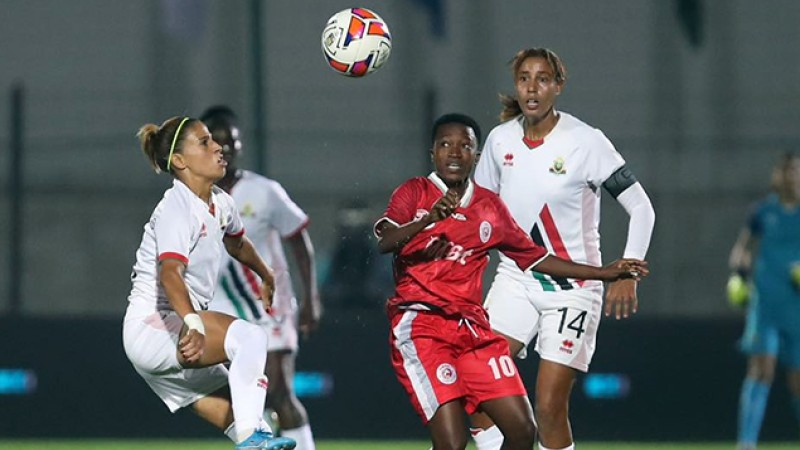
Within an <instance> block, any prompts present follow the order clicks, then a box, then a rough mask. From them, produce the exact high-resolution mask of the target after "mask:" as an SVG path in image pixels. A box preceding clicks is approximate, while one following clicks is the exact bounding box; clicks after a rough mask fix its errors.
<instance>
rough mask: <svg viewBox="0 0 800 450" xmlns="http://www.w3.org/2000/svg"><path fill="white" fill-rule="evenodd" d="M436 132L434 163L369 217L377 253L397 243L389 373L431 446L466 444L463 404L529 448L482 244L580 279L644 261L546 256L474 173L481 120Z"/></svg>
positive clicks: (528, 418) (523, 263) (628, 269)
mask: <svg viewBox="0 0 800 450" xmlns="http://www.w3.org/2000/svg"><path fill="white" fill-rule="evenodd" d="M432 134H433V136H432V137H433V148H432V150H431V155H432V160H433V163H434V166H435V169H436V170H435V172H434V173H432V174H430V175H429V176H428V177H427V178H425V177H417V178H412V179H411V180H408V181H406V182H405V183H403V184H402V185H401V186H400V187H398V188H397V189H396V190H395V191H394V193H393V194H392V197H391V200H390V201H389V206H388V207H387V208H386V212H385V213H384V215H383V217H382V218H381V219H379V220H378V222H377V223H376V224H375V234H376V236H377V237H378V247H379V249H380V251H381V252H383V253H388V252H393V253H394V269H395V283H396V291H395V295H394V296H393V297H392V298H390V299H389V301H388V305H387V310H388V314H389V319H390V321H391V325H392V332H391V334H390V344H391V352H392V363H393V366H394V369H395V373H396V375H397V378H398V380H399V381H400V383H401V384H402V385H403V387H404V388H405V389H406V391H407V392H408V394H409V396H410V398H411V402H412V404H413V406H414V408H415V409H416V410H417V412H418V413H419V414H420V416H422V419H423V421H424V422H425V423H426V424H427V425H428V428H429V430H430V433H431V438H432V441H433V448H434V449H441V448H447V449H464V448H466V445H467V436H466V433H465V432H464V430H465V427H466V423H465V417H464V410H466V412H467V413H470V414H471V413H474V412H475V411H483V412H485V413H486V414H488V415H489V416H490V417H491V418H492V420H493V421H494V422H495V423H496V424H497V426H498V427H499V428H500V430H501V432H502V433H503V435H504V436H505V440H504V443H503V447H502V448H503V449H507V450H510V449H526V450H529V449H531V448H532V447H533V445H534V440H535V434H536V428H535V425H534V422H533V417H532V413H531V409H530V406H529V403H528V401H527V393H526V391H525V388H524V386H523V384H522V381H521V380H520V377H519V375H518V373H517V368H516V366H515V364H514V361H513V359H512V358H511V356H510V354H509V350H508V344H507V342H506V341H505V339H504V338H502V337H500V336H498V335H496V334H494V333H493V332H492V330H491V327H490V326H489V320H488V317H487V314H486V311H485V310H484V309H483V307H482V305H481V304H482V288H481V282H482V274H483V270H484V269H485V268H486V265H487V263H488V252H489V250H491V249H495V248H496V249H498V250H501V251H502V252H503V253H504V254H506V255H508V256H509V257H510V258H512V259H514V261H516V263H517V264H518V265H519V266H520V268H522V269H525V270H527V269H531V268H533V267H535V268H536V270H537V271H539V272H543V273H547V274H551V275H554V276H560V277H570V278H577V279H599V280H616V279H620V278H636V279H638V278H639V277H640V276H643V275H646V274H647V272H648V271H647V267H646V266H647V263H646V262H644V261H638V260H632V259H626V260H618V261H615V262H613V263H611V264H609V265H607V266H605V267H594V266H588V265H583V264H577V263H573V262H570V261H566V260H563V259H560V258H558V257H556V256H553V255H550V254H548V252H547V250H546V249H545V248H544V247H541V246H538V245H536V244H534V242H533V240H532V239H531V238H530V236H529V235H528V234H527V233H525V232H524V231H523V230H522V229H521V228H519V226H517V224H516V223H515V222H514V219H513V218H512V217H511V215H510V213H509V212H508V210H507V208H506V207H505V205H504V204H503V202H502V201H501V200H500V198H499V197H498V196H497V195H496V194H494V193H493V192H491V191H489V190H486V189H484V188H481V187H480V186H478V185H476V184H475V183H473V182H472V181H471V179H470V173H471V172H472V169H473V166H474V164H475V160H476V149H477V146H478V141H479V139H480V128H479V127H478V124H477V123H476V122H475V121H474V120H473V119H472V118H470V117H468V116H465V115H462V114H447V115H444V116H442V117H440V118H439V119H437V120H436V122H435V123H434V125H433V133H432Z"/></svg>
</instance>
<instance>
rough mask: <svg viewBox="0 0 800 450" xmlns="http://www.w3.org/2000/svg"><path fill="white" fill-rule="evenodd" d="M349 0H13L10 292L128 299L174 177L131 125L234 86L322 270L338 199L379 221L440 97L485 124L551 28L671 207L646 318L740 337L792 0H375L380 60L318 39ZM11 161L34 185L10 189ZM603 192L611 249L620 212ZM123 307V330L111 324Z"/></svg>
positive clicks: (40, 306) (193, 106) (567, 96)
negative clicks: (735, 250) (732, 303)
mask: <svg viewBox="0 0 800 450" xmlns="http://www.w3.org/2000/svg"><path fill="white" fill-rule="evenodd" d="M350 6H355V5H353V4H352V2H350V1H343V0H269V1H261V2H258V1H244V0H241V1H222V0H216V1H215V0H141V1H135V2H123V1H114V2H110V1H106V0H71V1H69V2H66V1H58V0H3V1H2V2H0V17H1V19H0V20H1V21H2V26H1V27H0V56H1V57H2V59H0V142H1V143H2V144H0V148H2V149H3V150H2V151H0V185H1V186H3V188H2V194H0V248H2V249H3V250H2V251H0V254H2V258H0V286H2V290H1V291H0V315H6V316H7V317H9V318H14V317H16V318H19V317H25V318H34V319H36V318H38V319H43V320H55V319H66V318H72V319H75V318H83V319H86V318H89V319H92V318H93V319H107V320H112V321H118V320H120V319H121V317H122V314H123V312H124V309H125V307H126V297H127V294H128V291H129V289H130V283H129V280H128V275H129V273H130V267H131V265H132V264H133V260H134V252H135V250H136V247H137V246H138V243H139V240H140V237H141V231H142V226H143V224H144V223H145V222H146V221H147V220H148V218H149V215H150V213H151V212H152V209H153V207H154V206H155V204H156V203H157V202H158V200H159V199H160V197H161V194H162V192H163V190H164V189H165V188H166V187H167V186H168V185H169V183H170V180H169V179H168V178H169V177H167V176H164V175H161V176H156V175H155V174H154V173H152V172H151V171H150V169H149V167H148V165H147V163H146V161H145V159H144V157H143V155H142V154H141V152H140V150H139V148H138V142H137V140H136V139H135V136H134V134H135V132H136V130H137V129H138V128H139V126H141V125H142V124H144V123H146V122H157V123H160V122H161V121H163V120H165V119H166V118H168V117H170V116H173V115H184V114H185V115H194V116H197V115H199V114H200V113H201V112H202V111H203V110H204V109H205V108H206V107H208V106H211V105H214V104H218V103H224V104H228V105H230V106H231V107H233V108H234V109H235V110H237V111H238V112H239V114H240V116H241V119H242V125H243V127H244V132H245V136H244V138H245V152H246V153H245V158H246V163H247V165H248V166H249V167H251V168H255V169H261V170H262V171H263V172H265V173H266V174H267V175H269V176H270V177H273V178H276V179H277V180H279V181H280V182H281V183H283V185H284V186H285V187H286V189H287V191H288V192H289V193H290V195H291V196H292V197H293V198H294V199H295V200H296V202H297V203H298V204H299V205H300V206H301V207H302V208H304V209H305V210H306V211H307V212H308V213H309V214H310V216H311V225H310V233H311V235H312V237H313V239H314V242H315V245H316V247H317V251H318V255H317V256H318V263H319V265H320V269H321V270H320V271H321V273H320V276H321V278H322V281H323V282H324V281H325V280H326V278H327V276H328V274H330V273H335V271H336V270H337V267H334V266H335V264H334V265H332V264H331V260H332V259H333V255H334V254H335V253H336V252H337V249H338V248H339V246H340V244H341V243H342V242H345V243H347V239H345V240H343V239H342V236H343V231H342V229H343V227H344V228H346V225H347V224H348V220H351V219H353V216H352V215H348V214H346V212H347V211H350V210H352V208H353V207H354V205H359V206H358V207H359V208H360V211H361V212H362V216H359V217H357V221H358V220H360V221H361V222H364V221H366V222H371V221H372V220H374V219H375V218H377V217H378V216H379V215H380V213H381V211H382V208H383V207H384V206H385V203H386V201H387V200H388V197H389V195H390V193H391V191H392V190H393V189H394V188H395V187H396V186H397V185H398V184H399V183H401V182H402V181H403V180H405V179H407V178H409V177H411V176H416V175H421V174H426V173H427V172H428V171H429V170H430V164H429V157H428V150H427V149H428V148H429V145H430V143H429V128H428V127H429V124H430V123H431V121H432V119H433V118H434V117H435V116H437V115H439V114H441V113H444V112H449V111H462V112H465V113H468V114H471V115H473V116H475V117H476V118H477V119H479V121H480V123H481V125H482V126H483V128H484V131H485V132H488V130H489V129H490V128H491V127H492V126H494V125H495V124H496V123H497V114H498V112H499V109H500V108H499V103H498V101H497V94H498V93H500V92H511V91H512V88H513V86H512V82H511V75H510V72H509V69H508V67H507V65H506V63H507V61H508V60H509V59H510V58H511V57H512V56H513V54H514V53H515V52H516V51H517V50H519V49H521V48H525V47H531V46H545V47H550V48H552V49H554V50H555V51H556V52H557V53H558V54H559V55H560V56H561V57H562V59H563V60H564V62H565V64H566V67H567V71H568V82H567V86H566V90H565V92H564V94H563V95H561V97H560V109H562V110H564V111H567V112H570V113H573V114H575V115H577V116H578V117H579V118H581V119H583V120H584V121H586V122H588V123H590V124H592V125H594V126H596V127H598V128H600V129H602V130H603V131H604V132H605V133H606V135H607V136H608V137H609V138H610V139H611V140H612V141H613V142H614V143H615V145H616V146H617V148H618V150H619V151H620V152H621V153H622V154H623V155H624V157H625V158H626V159H627V161H628V165H629V167H631V168H632V169H633V171H634V173H635V174H636V175H637V177H638V178H639V180H640V181H641V182H642V183H643V185H644V186H645V188H646V189H647V191H648V192H649V194H650V196H651V198H652V200H653V203H654V206H655V208H656V212H657V224H656V230H655V235H654V237H653V241H652V245H651V248H650V252H649V254H648V259H649V260H650V261H651V268H652V271H653V275H652V276H651V277H650V278H648V279H647V280H646V281H644V282H643V283H642V284H641V287H640V291H639V295H640V302H641V303H640V313H639V315H640V317H639V318H638V319H634V320H642V321H644V323H648V324H650V323H658V321H659V320H661V321H662V322H661V323H666V324H674V323H690V324H691V323H701V322H692V321H696V320H713V319H715V318H719V319H720V320H722V321H723V323H727V324H728V328H725V329H726V330H728V334H725V335H724V336H721V337H720V341H719V342H717V343H715V344H714V345H716V346H717V347H714V348H717V349H725V350H720V351H725V352H729V353H730V354H728V353H725V357H726V358H730V359H731V360H734V359H732V358H736V355H735V354H734V352H733V350H732V349H733V346H734V340H735V336H736V332H731V330H738V328H737V327H738V325H739V320H740V319H739V317H738V315H736V314H735V313H734V312H732V311H731V310H730V309H729V308H728V307H727V306H726V305H725V301H724V296H723V287H724V283H725V279H726V276H727V274H728V269H727V255H728V252H729V249H730V247H731V245H732V243H733V241H734V239H735V237H736V234H737V230H738V229H739V228H740V226H741V224H742V223H743V221H744V219H745V217H746V214H747V210H748V206H749V204H750V203H751V202H753V201H754V200H755V199H757V198H758V197H760V196H761V195H763V194H764V193H766V190H767V187H768V177H769V172H770V168H771V166H772V165H773V164H774V163H775V162H776V160H777V158H778V156H779V155H780V154H781V153H783V152H785V151H787V150H798V149H800V128H798V125H797V120H796V118H797V107H798V105H799V104H800V84H798V82H797V80H798V79H800V55H799V54H798V48H800V27H798V26H797V24H798V23H800V2H797V1H795V0H764V1H759V2H752V1H746V0H650V1H626V0H606V1H603V2H597V1H588V0H586V1H577V0H576V1H561V2H544V1H538V0H536V1H533V0H526V1H522V0H506V1H498V2H495V1H477V0H468V1H465V0H394V1H391V2H387V1H377V0H361V1H360V2H359V6H365V7H369V8H373V9H375V10H376V11H378V12H379V13H380V14H381V15H382V16H383V18H384V19H386V21H387V22H388V23H389V25H390V27H391V31H392V33H393V44H394V48H393V51H392V56H391V58H390V60H389V62H388V64H387V65H386V66H385V67H383V68H382V69H381V70H380V71H378V72H376V73H375V74H372V75H370V76H368V77H366V78H364V79H347V78H345V77H342V76H339V75H337V74H335V73H334V72H332V71H331V70H330V69H329V68H328V67H327V66H326V63H325V62H324V60H323V57H322V54H321V51H320V33H321V31H322V28H323V25H324V24H325V22H326V20H327V18H328V17H329V16H330V15H331V14H333V13H334V12H336V11H338V10H340V9H343V8H345V7H350ZM15 89H16V90H17V91H16V92H19V93H20V94H19V98H20V99H21V103H20V104H21V105H22V110H21V115H20V116H14V114H13V108H12V96H13V94H12V93H13V92H14V91H15ZM259 93H260V95H259ZM15 117H18V118H20V119H21V122H20V123H21V124H22V128H21V129H22V144H23V148H24V152H23V159H22V165H21V169H20V170H18V171H15V170H14V165H13V164H12V163H13V158H12V157H11V151H10V148H11V147H10V142H11V141H12V136H13V127H12V123H14V118H15ZM15 174H16V175H15ZM15 176H19V177H21V178H20V179H21V180H22V184H21V190H20V191H14V190H13V189H11V186H12V185H13V183H12V181H13V180H14V177H15ZM14 199H18V200H21V202H20V203H19V205H21V208H22V209H21V210H20V211H18V212H13V211H12V209H11V207H12V205H13V204H14V202H13V201H12V200H14ZM606 203H607V204H606V205H605V209H604V213H603V215H604V218H603V222H602V233H603V236H604V237H603V250H604V252H605V259H606V260H611V259H614V258H616V257H618V256H619V255H620V253H621V251H622V248H623V245H624V241H625V233H626V223H627V216H626V215H625V213H624V211H622V209H621V208H620V207H619V206H618V205H616V204H615V203H614V202H613V201H612V202H606ZM348 208H350V209H348ZM364 217H366V219H364ZM17 219H18V220H20V222H19V224H20V225H21V228H20V229H19V230H16V232H15V229H14V228H13V226H12V224H13V223H14V220H17ZM351 221H352V220H351ZM14 248H18V249H19V253H17V254H16V256H15V253H14V252H13V251H12V250H13V249H14ZM15 257H18V259H14V258H15ZM12 261H20V262H21V266H19V267H11V264H12ZM385 262H386V260H385V259H384V260H383V262H376V263H375V264H383V263H385ZM15 270H16V271H15ZM15 273H18V274H19V276H20V278H19V284H17V285H16V286H18V295H16V296H14V298H12V296H11V294H10V292H11V286H14V280H13V279H12V278H13V277H15V275H14V274H15ZM487 279H488V278H487ZM388 283H389V282H388V281H387V284H388ZM322 296H323V299H325V296H326V291H325V290H324V289H323V291H322ZM342 301H346V300H342ZM351 301H354V302H358V301H364V299H351ZM365 303H367V304H370V305H373V306H374V308H373V309H374V311H377V312H376V313H375V314H372V313H365V314H366V315H364V316H363V317H366V318H368V319H369V320H374V321H375V322H376V323H378V324H379V325H369V326H378V327H381V326H383V325H382V324H381V320H382V318H381V316H380V311H379V305H380V298H375V299H367V300H366V301H365ZM340 306H347V305H339V304H331V306H330V307H331V308H338V307H340ZM359 314H361V313H359ZM334 317H335V316H334ZM358 317H361V316H358ZM365 320H366V319H365ZM674 320H685V321H684V322H674ZM725 321H727V322H725ZM607 322H608V323H607V324H606V326H607V327H609V328H608V329H609V330H613V329H615V328H613V327H614V326H615V325H613V324H612V323H611V321H607ZM4 323H9V322H8V321H7V322H4ZM26 323H28V322H26ZM103 323H106V322H103ZM114 323H116V322H114ZM337 323H338V322H337ZM364 326H366V325H364ZM628 326H631V325H616V327H617V328H616V329H626V328H625V327H628ZM633 326H635V325H633ZM670 326H671V325H670ZM332 328H333V329H337V327H336V326H332ZM379 329H380V328H379ZM108 330H109V332H112V335H111V337H112V338H115V339H116V338H117V334H115V333H117V331H118V330H117V328H115V327H112V328H109V329H108ZM7 332H8V331H7ZM609 332H611V331H609ZM602 334H603V332H602V331H601V338H600V339H601V346H600V348H601V349H602V348H603V344H602V342H603V339H604V338H603V337H602ZM379 338H380V339H383V337H379ZM20 339H22V337H20ZM331 339H335V337H334V338H331ZM635 339H637V338H636V337H635V336H628V337H627V338H624V339H623V338H620V342H621V343H623V344H621V345H624V343H625V342H627V343H628V344H630V343H631V341H633V340H635ZM117 344H118V343H116V342H115V343H114V345H115V347H114V348H115V349H117V350H119V349H118V348H117V347H116V345H117ZM117 350H114V351H117ZM118 356H120V355H115V357H118ZM382 356H385V355H382ZM598 356H599V355H598ZM121 361H122V363H121V364H123V365H125V362H124V359H123V360H121ZM736 361H738V360H736ZM726 364H728V365H730V363H726ZM738 369H740V367H738V366H737V372H736V374H735V377H733V376H731V378H732V379H733V378H735V379H736V381H735V383H738V380H739V374H740V372H739V371H738ZM125 370H129V368H127V366H126V369H125ZM665 370H668V368H666V369H665ZM130 376H131V377H133V376H134V374H133V372H132V371H130ZM134 382H136V381H134ZM142 387H143V384H142V386H140V388H142ZM395 387H396V386H395ZM395 393H396V392H395ZM730 394H731V395H732V396H735V387H734V388H733V389H732V390H731V393H730ZM151 403H155V397H153V402H151ZM151 406H152V405H151ZM729 406H730V407H731V408H733V407H734V406H732V404H731V405H729ZM721 407H722V406H721ZM725 407H727V406H725ZM409 410H410V408H409ZM407 412H409V411H407ZM312 414H313V412H312ZM732 420H733V412H732V411H731V421H732ZM731 426H732V422H731Z"/></svg>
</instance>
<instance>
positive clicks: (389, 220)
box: [372, 217, 400, 239]
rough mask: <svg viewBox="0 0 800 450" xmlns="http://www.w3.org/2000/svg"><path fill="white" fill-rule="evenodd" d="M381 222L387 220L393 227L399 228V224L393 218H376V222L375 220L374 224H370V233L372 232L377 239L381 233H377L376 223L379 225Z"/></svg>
mask: <svg viewBox="0 0 800 450" xmlns="http://www.w3.org/2000/svg"><path fill="white" fill-rule="evenodd" d="M382 222H388V223H390V224H392V225H394V226H395V227H397V228H400V224H398V223H397V222H395V221H394V220H392V219H390V218H388V217H381V218H380V219H378V221H377V222H375V225H373V226H372V234H374V235H375V237H376V238H378V239H380V238H381V235H380V234H378V225H380V224H381V223H382Z"/></svg>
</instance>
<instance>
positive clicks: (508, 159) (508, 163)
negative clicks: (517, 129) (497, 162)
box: [503, 152, 514, 167]
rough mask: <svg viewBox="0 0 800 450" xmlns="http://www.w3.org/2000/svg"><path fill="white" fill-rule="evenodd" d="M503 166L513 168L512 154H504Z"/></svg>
mask: <svg viewBox="0 0 800 450" xmlns="http://www.w3.org/2000/svg"><path fill="white" fill-rule="evenodd" d="M503 165H504V166H509V167H511V166H513V165H514V154H513V153H510V152H509V153H506V154H505V155H504V156H503Z"/></svg>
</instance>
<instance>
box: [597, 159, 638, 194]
mask: <svg viewBox="0 0 800 450" xmlns="http://www.w3.org/2000/svg"><path fill="white" fill-rule="evenodd" d="M636 181H637V180H636V176H635V175H634V174H633V172H631V170H630V169H628V166H622V167H620V168H619V169H617V170H616V171H615V172H614V173H612V174H611V176H610V177H608V179H607V180H606V181H604V182H603V187H604V188H605V189H606V191H608V193H609V194H611V196H612V197H614V198H617V197H619V194H622V193H623V192H625V189H628V188H629V187H631V186H633V185H634V184H636Z"/></svg>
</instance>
